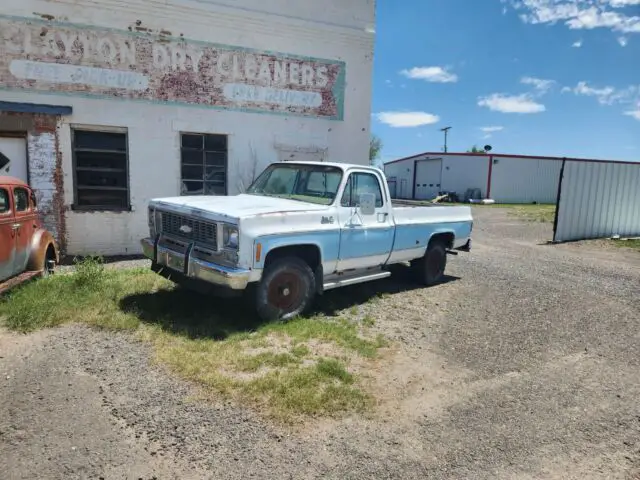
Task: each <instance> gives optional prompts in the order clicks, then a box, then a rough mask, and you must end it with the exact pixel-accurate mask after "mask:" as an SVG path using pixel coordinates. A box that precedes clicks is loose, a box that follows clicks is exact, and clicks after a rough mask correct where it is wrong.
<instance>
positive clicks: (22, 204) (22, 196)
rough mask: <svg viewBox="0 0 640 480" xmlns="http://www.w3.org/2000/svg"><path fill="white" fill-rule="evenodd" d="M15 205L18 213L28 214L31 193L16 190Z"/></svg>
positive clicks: (22, 189)
mask: <svg viewBox="0 0 640 480" xmlns="http://www.w3.org/2000/svg"><path fill="white" fill-rule="evenodd" d="M13 203H14V204H15V206H16V212H26V211H27V210H29V192H27V191H26V190H25V189H24V188H20V187H18V188H14V189H13Z"/></svg>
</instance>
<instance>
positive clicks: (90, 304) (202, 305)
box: [0, 258, 386, 421]
mask: <svg viewBox="0 0 640 480" xmlns="http://www.w3.org/2000/svg"><path fill="white" fill-rule="evenodd" d="M246 303H247V302H242V301H231V300H222V299H217V298H212V297H209V296H203V295H199V294H197V293H193V292H190V291H187V290H184V289H181V288H177V287H175V286H174V285H173V284H172V283H171V282H169V281H167V280H165V279H163V278H162V277H160V276H158V275H156V274H155V273H153V272H151V271H150V270H145V269H135V270H105V269H104V268H103V265H102V263H101V262H100V260H99V259H95V258H92V259H87V260H85V261H83V262H81V263H79V264H78V266H77V270H76V272H75V273H72V274H66V275H63V274H58V275H53V276H51V277H49V278H45V279H41V280H38V281H34V282H30V283H27V284H25V285H23V286H21V287H19V288H16V289H15V290H13V291H12V292H10V294H9V295H7V296H5V297H4V298H2V299H0V319H1V320H2V321H3V323H4V324H5V325H6V326H7V327H8V328H10V329H12V330H15V331H19V332H30V331H34V330H37V329H41V328H47V327H54V326H57V325H61V324H64V323H69V322H78V323H84V324H88V325H91V326H95V327H100V328H109V329H117V330H129V331H133V332H135V335H136V336H137V337H139V338H140V339H142V340H144V341H147V342H149V343H150V344H152V345H153V348H154V355H155V359H156V360H157V361H158V362H160V363H162V364H164V365H166V366H167V367H169V369H170V370H171V371H173V372H175V373H176V374H178V375H179V376H181V377H183V378H186V379H189V380H192V381H195V382H197V383H198V384H200V385H202V386H203V387H204V388H205V389H206V390H207V391H210V392H212V393H214V394H218V395H223V396H226V397H229V398H233V399H236V400H237V401H240V402H244V403H248V404H253V405H257V406H259V407H261V408H262V409H263V410H264V411H265V412H267V413H269V414H270V415H272V416H273V417H276V418H278V419H280V420H283V421H289V420H292V419H295V418H297V417H299V416H305V415H339V414H341V413H344V412H357V411H362V410H365V409H367V408H369V407H370V406H371V405H372V398H371V397H370V395H369V394H368V393H367V392H366V391H365V390H364V389H363V388H362V385H361V382H360V375H359V371H357V370H356V369H355V367H353V365H354V364H357V365H358V368H359V369H360V368H363V365H364V366H366V365H367V363H368V362H369V361H371V360H372V359H374V358H376V356H377V354H378V351H379V349H380V348H381V347H384V346H385V345H386V341H385V339H384V338H383V337H381V336H374V335H372V334H370V333H369V332H368V327H369V326H371V325H373V324H374V322H373V319H371V318H370V317H366V318H365V320H363V321H362V322H357V321H355V320H354V321H349V320H347V319H344V318H333V317H331V318H329V317H323V316H312V317H306V318H298V319H295V320H292V321H289V322H286V323H284V322H276V323H269V324H261V323H259V322H258V321H257V319H256V316H255V313H254V312H253V310H252V309H251V308H250V307H249V306H247V305H246ZM356 358H357V359H359V361H358V362H352V360H354V359H356Z"/></svg>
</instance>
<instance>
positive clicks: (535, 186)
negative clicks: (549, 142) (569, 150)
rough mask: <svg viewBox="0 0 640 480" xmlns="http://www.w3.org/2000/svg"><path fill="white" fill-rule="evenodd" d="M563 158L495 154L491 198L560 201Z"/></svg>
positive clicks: (500, 200) (522, 200)
mask: <svg viewBox="0 0 640 480" xmlns="http://www.w3.org/2000/svg"><path fill="white" fill-rule="evenodd" d="M560 168H562V160H548V159H544V158H517V157H516V158H514V157H493V165H492V171H491V193H490V198H492V199H493V200H495V201H496V203H532V202H537V203H549V204H553V203H555V202H556V197H557V193H558V179H559V178H560Z"/></svg>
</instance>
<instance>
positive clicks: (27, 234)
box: [13, 187, 35, 274]
mask: <svg viewBox="0 0 640 480" xmlns="http://www.w3.org/2000/svg"><path fill="white" fill-rule="evenodd" d="M13 207H14V208H13V211H14V222H15V223H14V224H13V227H14V230H15V245H16V247H15V248H16V254H15V262H14V268H15V272H14V273H15V274H18V273H22V272H24V270H25V269H26V268H27V262H28V261H29V253H30V247H31V237H32V236H33V232H34V231H35V229H34V228H33V227H34V212H32V211H31V206H30V204H29V190H27V189H26V188H25V187H13Z"/></svg>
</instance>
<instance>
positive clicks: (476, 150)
mask: <svg viewBox="0 0 640 480" xmlns="http://www.w3.org/2000/svg"><path fill="white" fill-rule="evenodd" d="M467 153H487V152H486V151H485V150H484V148H478V147H477V146H475V145H474V146H473V147H471V150H467Z"/></svg>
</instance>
